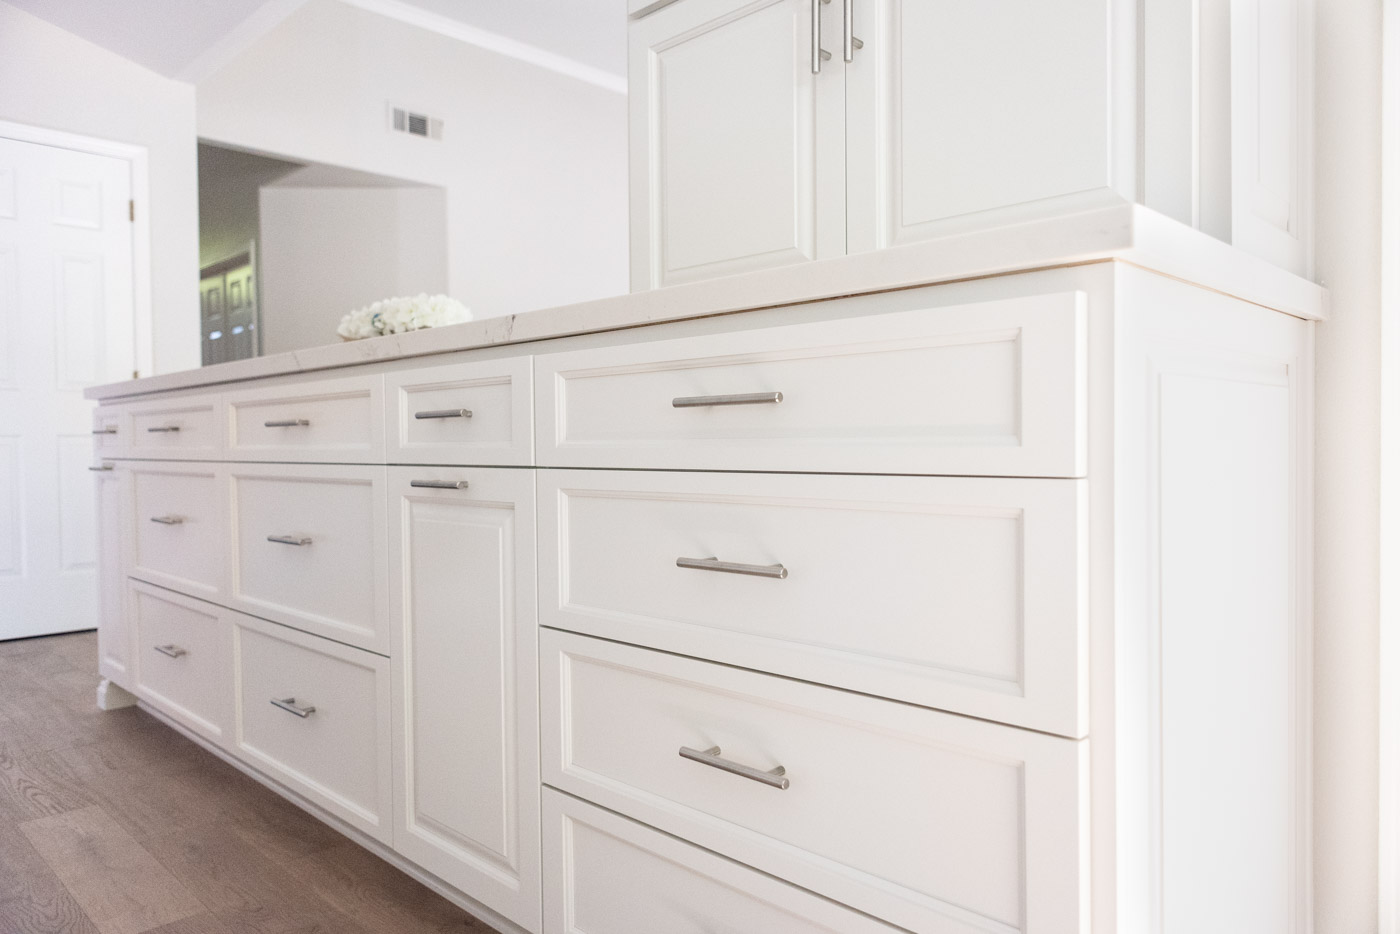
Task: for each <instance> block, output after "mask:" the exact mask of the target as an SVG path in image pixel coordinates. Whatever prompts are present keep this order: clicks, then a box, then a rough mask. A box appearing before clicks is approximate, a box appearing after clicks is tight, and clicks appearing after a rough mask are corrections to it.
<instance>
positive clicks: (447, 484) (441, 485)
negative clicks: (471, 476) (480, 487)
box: [408, 480, 468, 490]
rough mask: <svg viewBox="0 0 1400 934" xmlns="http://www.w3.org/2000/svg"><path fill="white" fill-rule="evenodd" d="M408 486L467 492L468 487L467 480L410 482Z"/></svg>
mask: <svg viewBox="0 0 1400 934" xmlns="http://www.w3.org/2000/svg"><path fill="white" fill-rule="evenodd" d="M408 485H409V486H416V487H419V488H420V489H425V490H465V489H466V488H467V486H468V484H467V481H465V480H410V481H408Z"/></svg>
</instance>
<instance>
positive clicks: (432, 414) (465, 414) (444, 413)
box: [413, 409, 472, 418]
mask: <svg viewBox="0 0 1400 934" xmlns="http://www.w3.org/2000/svg"><path fill="white" fill-rule="evenodd" d="M413 417H414V418H471V417H472V411H471V409H431V410H429V411H427V412H414V413H413Z"/></svg>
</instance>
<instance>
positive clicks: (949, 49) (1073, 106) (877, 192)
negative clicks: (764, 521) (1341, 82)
mask: <svg viewBox="0 0 1400 934" xmlns="http://www.w3.org/2000/svg"><path fill="white" fill-rule="evenodd" d="M631 9H632V12H633V19H632V23H631V27H630V40H629V42H630V47H629V69H630V74H629V85H630V103H629V107H630V137H631V139H630V156H631V166H632V168H631V211H632V215H631V237H632V245H631V265H632V288H633V290H635V291H641V290H645V289H652V288H658V287H661V286H668V285H676V284H680V283H684V282H691V281H694V280H697V279H703V278H709V277H713V276H724V275H731V274H734V273H742V272H748V271H752V270H757V269H765V268H770V267H774V266H783V265H788V264H792V263H800V262H805V261H807V260H813V259H827V258H831V257H836V256H842V255H845V254H848V253H861V252H865V251H869V250H878V249H884V248H886V247H895V246H900V245H902V244H907V243H912V242H916V241H920V240H928V239H931V238H935V237H942V236H947V235H951V234H957V233H960V232H964V231H970V230H976V229H990V228H996V227H1002V226H1005V225H1008V224H1014V223H1017V222H1018V221H1022V220H1031V219H1035V218H1039V217H1045V216H1050V215H1055V214H1064V213H1070V212H1075V211H1080V210H1085V209H1088V208H1093V207H1097V206H1102V205H1109V204H1122V203H1126V202H1137V203H1142V204H1145V205H1147V206H1148V207H1151V208H1154V209H1156V210H1159V211H1161V212H1163V213H1165V214H1168V215H1170V216H1172V217H1175V218H1176V219H1178V220H1181V221H1183V222H1184V223H1187V224H1190V225H1192V226H1195V227H1197V228H1199V229H1202V230H1204V231H1206V232H1207V233H1210V234H1211V235H1213V236H1216V237H1219V238H1221V239H1224V240H1227V241H1232V242H1234V243H1235V244H1236V245H1238V246H1240V247H1241V248H1242V249H1245V250H1247V251H1249V252H1252V253H1255V254H1257V255H1259V256H1262V257H1264V258H1265V259H1268V260H1269V261H1271V262H1273V263H1275V264H1277V265H1280V266H1282V267H1284V268H1286V269H1289V270H1291V271H1292V272H1295V273H1298V274H1300V275H1308V274H1309V271H1310V254H1311V242H1310V236H1309V232H1308V231H1309V224H1310V217H1311V207H1310V198H1311V192H1310V188H1309V185H1308V184H1307V181H1308V178H1309V175H1310V171H1311V170H1310V167H1309V166H1310V161H1311V160H1310V158H1309V153H1310V151H1311V145H1312V142H1311V131H1310V125H1311V118H1310V113H1311V91H1310V88H1311V83H1312V68H1311V52H1310V48H1311V42H1312V26H1311V19H1310V12H1309V11H1310V10H1311V6H1310V5H1309V4H1308V3H1307V2H1306V0H1277V2H1273V0H1271V2H1264V0H1198V2H1197V3H1194V4H1188V3H1183V2H1181V0H671V2H666V3H661V4H660V5H659V6H658V2H657V0H632V2H631ZM1193 11H1194V12H1193Z"/></svg>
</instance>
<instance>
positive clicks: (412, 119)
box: [389, 104, 442, 139]
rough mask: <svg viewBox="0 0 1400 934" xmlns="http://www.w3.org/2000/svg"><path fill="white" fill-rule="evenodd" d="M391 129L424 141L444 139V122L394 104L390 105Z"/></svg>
mask: <svg viewBox="0 0 1400 934" xmlns="http://www.w3.org/2000/svg"><path fill="white" fill-rule="evenodd" d="M389 129H391V130H393V131H395V132H397V133H407V134H408V135H409V136H421V137H423V138H424V139H442V121H441V120H439V119H438V118H437V117H430V116H428V115H427V114H420V113H414V112H413V111H411V110H409V109H407V108H406V107H399V106H396V105H394V104H390V105H389Z"/></svg>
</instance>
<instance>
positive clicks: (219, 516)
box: [130, 464, 228, 600]
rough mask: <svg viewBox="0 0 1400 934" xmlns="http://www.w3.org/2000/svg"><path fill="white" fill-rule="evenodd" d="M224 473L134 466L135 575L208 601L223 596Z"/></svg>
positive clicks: (198, 467)
mask: <svg viewBox="0 0 1400 934" xmlns="http://www.w3.org/2000/svg"><path fill="white" fill-rule="evenodd" d="M222 471H223V468H222V467H219V466H215V465H212V464H186V465H179V466H176V465H163V464H132V465H131V466H130V474H131V488H132V507H131V510H132V511H131V525H130V528H131V535H132V540H133V541H132V546H133V547H132V555H131V573H132V575H133V576H135V577H139V578H141V579H142V580H146V581H150V582H151V583H153V584H160V585H161V586H163V587H171V588H174V589H176V590H179V591H182V592H184V593H188V594H191V595H193V596H197V597H204V598H206V599H210V600H212V599H215V598H217V597H218V596H219V595H221V594H222V593H224V590H225V578H226V576H227V561H228V558H227V555H228V547H227V542H228V533H227V529H228V519H227V513H226V504H225V496H224V488H223V474H222Z"/></svg>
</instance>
